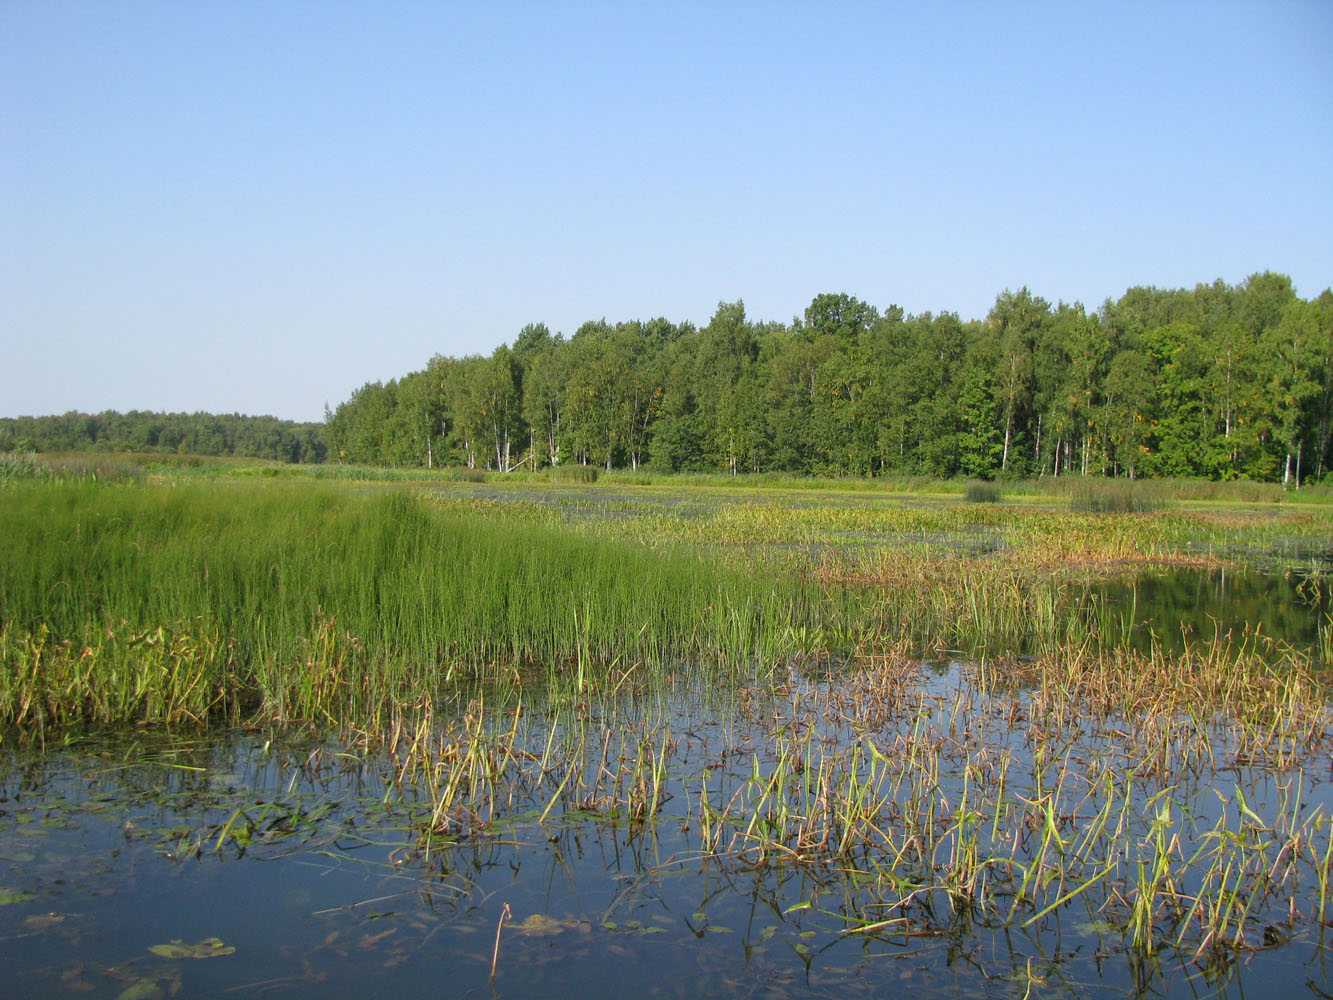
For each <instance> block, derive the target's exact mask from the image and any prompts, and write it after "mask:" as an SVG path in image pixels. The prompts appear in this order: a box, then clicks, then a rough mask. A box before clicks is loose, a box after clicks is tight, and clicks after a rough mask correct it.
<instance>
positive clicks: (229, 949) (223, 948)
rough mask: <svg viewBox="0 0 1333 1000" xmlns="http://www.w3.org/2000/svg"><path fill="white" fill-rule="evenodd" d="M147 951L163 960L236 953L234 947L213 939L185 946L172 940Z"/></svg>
mask: <svg viewBox="0 0 1333 1000" xmlns="http://www.w3.org/2000/svg"><path fill="white" fill-rule="evenodd" d="M148 950H149V951H151V952H152V953H153V954H154V955H161V956H162V957H163V958H218V957H219V956H221V955H231V954H234V953H235V951H236V949H235V947H233V946H232V945H229V944H223V943H222V939H221V938H215V937H210V938H204V939H203V940H202V941H199V942H197V943H196V944H185V943H184V942H183V941H180V940H174V941H171V942H170V943H168V944H155V945H153V946H152V947H151V948H149V949H148Z"/></svg>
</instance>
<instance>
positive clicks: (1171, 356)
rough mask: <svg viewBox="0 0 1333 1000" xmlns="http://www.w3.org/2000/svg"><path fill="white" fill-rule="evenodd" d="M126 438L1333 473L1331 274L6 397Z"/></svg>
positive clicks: (801, 461) (501, 458)
mask: <svg viewBox="0 0 1333 1000" xmlns="http://www.w3.org/2000/svg"><path fill="white" fill-rule="evenodd" d="M5 450H33V451H77V450H110V451H136V452H182V453H189V454H198V455H231V456H237V457H248V458H266V459H274V460H279V461H285V462H323V461H337V462H342V463H348V464H361V465H377V466H400V467H422V468H428V467H438V466H467V467H469V468H479V469H491V470H498V471H500V472H509V471H512V470H514V469H518V468H541V467H547V466H557V465H561V464H571V463H576V464H584V465H597V466H600V467H602V468H606V469H614V468H626V469H633V470H638V469H642V468H645V467H646V468H648V469H651V470H653V471H660V472H682V471H683V472H703V471H726V472H731V473H733V474H739V473H743V472H785V473H793V474H798V475H818V476H876V475H897V476H904V475H910V476H930V477H946V478H948V477H960V476H961V477H970V478H978V479H997V478H1004V479H1009V478H1024V477H1036V476H1063V475H1068V474H1079V475H1090V476H1118V477H1127V478H1139V477H1193V478H1201V479H1213V480H1226V479H1253V480H1263V481H1270V482H1271V481H1281V482H1283V483H1284V484H1287V485H1289V486H1297V485H1300V484H1301V483H1302V482H1307V483H1314V482H1324V483H1327V482H1333V292H1330V291H1329V290H1328V289H1325V290H1324V291H1323V292H1322V293H1320V294H1319V295H1318V296H1317V297H1315V298H1314V299H1311V300H1305V299H1302V298H1300V297H1299V296H1297V294H1296V292H1295V289H1294V288H1293V285H1292V282H1291V279H1290V278H1288V277H1286V276H1284V275H1280V274H1274V273H1272V272H1263V273H1258V274H1254V275H1252V276H1250V277H1249V278H1247V279H1246V280H1245V281H1243V282H1241V283H1240V284H1238V285H1230V284H1227V283H1226V282H1224V281H1221V280H1218V281H1215V282H1214V283H1212V284H1200V285H1198V286H1196V287H1195V288H1194V289H1192V290H1189V289H1159V288H1155V287H1135V288H1131V289H1129V290H1128V291H1127V292H1126V293H1125V294H1124V295H1123V296H1121V297H1120V298H1119V299H1118V300H1116V301H1111V300H1107V301H1106V302H1105V303H1104V304H1103V305H1102V306H1101V308H1100V309H1098V310H1096V311H1095V312H1089V311H1088V310H1086V309H1085V308H1084V307H1083V306H1082V305H1080V304H1078V303H1074V304H1072V305H1070V304H1066V303H1063V302H1061V303H1058V304H1056V305H1054V306H1052V305H1051V304H1050V303H1049V302H1048V301H1046V300H1045V299H1043V298H1041V297H1039V296H1037V295H1035V294H1033V293H1032V292H1031V291H1030V290H1029V289H1027V288H1021V289H1019V290H1018V291H1016V292H1015V291H1005V292H1002V293H1001V294H1000V295H999V296H997V297H996V300H995V304H994V306H993V307H992V308H991V309H990V311H989V313H988V314H987V315H986V316H985V317H984V318H983V319H977V320H962V319H960V318H959V317H958V315H957V314H955V313H949V312H944V313H939V314H932V313H929V312H926V313H922V314H920V315H909V314H906V313H905V312H904V311H903V310H902V309H901V308H899V307H897V306H892V305H891V306H888V307H887V308H884V309H882V310H881V309H879V308H877V307H875V306H873V305H870V304H869V303H866V302H863V301H861V300H860V299H857V298H855V297H853V296H851V295H847V294H823V295H819V296H817V297H816V298H815V299H814V300H813V301H812V302H811V303H810V305H809V307H808V308H807V309H806V310H805V312H804V314H803V315H802V316H799V317H795V318H793V320H792V321H791V322H790V323H788V324H784V323H780V322H757V321H754V320H751V319H750V318H749V317H747V315H746V312H745V306H744V303H743V302H741V301H740V300H737V301H735V302H722V303H719V305H718V307H717V310H716V311H715V312H714V314H713V316H712V318H711V319H710V320H709V322H708V324H707V325H706V326H704V327H703V328H697V327H696V326H694V325H693V324H692V323H689V322H683V323H673V322H671V321H670V320H667V319H664V318H659V319H653V320H648V321H640V320H633V321H627V322H617V323H614V324H613V323H608V322H607V321H606V320H604V319H603V320H596V321H591V322H587V323H584V324H583V325H582V326H581V327H579V329H578V330H577V331H575V332H574V333H573V334H572V335H571V336H568V337H566V336H564V335H563V334H562V333H555V334H552V333H551V332H550V330H549V329H548V328H547V327H546V325H545V324H543V323H534V324H529V325H528V326H526V327H524V328H523V329H522V330H521V331H520V332H519V334H518V336H517V337H516V338H515V339H514V341H513V343H512V345H511V344H502V345H501V346H499V347H497V348H496V349H495V350H494V351H493V352H492V353H491V354H490V355H489V356H480V355H473V356H468V357H462V358H454V357H445V356H442V355H436V356H435V357H433V358H431V359H430V361H429V363H428V364H427V365H426V367H425V368H423V369H422V370H420V371H415V372H411V373H409V374H406V375H404V376H402V377H401V378H397V379H393V380H390V381H389V382H387V383H383V382H367V383H366V384H365V385H363V386H361V387H360V388H359V389H357V390H356V391H355V392H353V393H352V395H351V397H350V398H349V399H347V400H345V401H344V402H342V403H341V404H339V405H338V406H337V407H336V408H335V409H332V410H326V414H325V422H324V423H323V424H322V425H321V424H298V423H292V422H289V421H283V420H278V419H277V418H274V417H246V416H240V415H238V414H231V415H216V416H215V415H211V414H207V413H193V414H185V413H172V414H166V413H148V412H142V411H131V412H129V413H124V414H121V413H114V412H108V413H100V414H96V415H88V414H82V413H66V414H64V415H63V416H51V417H18V418H7V419H0V451H5Z"/></svg>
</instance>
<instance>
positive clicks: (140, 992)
mask: <svg viewBox="0 0 1333 1000" xmlns="http://www.w3.org/2000/svg"><path fill="white" fill-rule="evenodd" d="M165 996H166V994H165V993H163V992H162V987H161V986H158V985H157V983H155V982H153V981H152V980H151V979H136V980H135V981H134V982H132V983H130V985H129V986H126V987H125V988H124V989H123V990H121V991H120V994H119V995H118V996H117V997H116V1000H162V998H163V997H165Z"/></svg>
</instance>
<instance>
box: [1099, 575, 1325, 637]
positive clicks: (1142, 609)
mask: <svg viewBox="0 0 1333 1000" xmlns="http://www.w3.org/2000/svg"><path fill="white" fill-rule="evenodd" d="M1083 600H1084V601H1085V602H1086V601H1091V600H1096V601H1099V602H1101V604H1102V605H1103V606H1105V607H1106V608H1108V609H1110V610H1111V613H1112V614H1113V615H1114V616H1115V617H1116V619H1117V621H1119V622H1122V623H1124V625H1127V626H1129V627H1130V628H1131V629H1132V639H1131V642H1132V644H1133V645H1135V646H1137V647H1138V648H1140V649H1144V650H1146V649H1147V648H1149V646H1150V645H1151V644H1152V643H1153V642H1156V643H1158V644H1160V645H1162V646H1164V647H1165V648H1166V649H1167V650H1168V651H1169V652H1173V653H1174V652H1179V651H1180V650H1181V649H1183V648H1184V646H1185V644H1186V642H1189V641H1193V640H1197V639H1211V638H1214V637H1216V636H1225V635H1227V634H1228V633H1230V634H1232V635H1233V636H1241V635H1243V634H1245V633H1246V632H1258V633H1259V634H1261V635H1265V636H1268V637H1269V638H1272V639H1278V640H1281V641H1283V642H1287V643H1290V644H1292V645H1293V646H1297V647H1299V648H1302V649H1312V648H1314V646H1315V645H1316V644H1317V642H1318V637H1319V628H1320V625H1321V624H1325V623H1327V621H1328V616H1329V615H1330V614H1331V613H1333V590H1331V589H1330V586H1329V582H1328V580H1327V579H1324V580H1322V581H1321V580H1320V579H1319V578H1315V579H1311V578H1307V577H1304V576H1301V575H1298V574H1294V573H1289V574H1267V573H1260V572H1257V571H1255V570H1228V569H1217V570H1196V569H1172V570H1167V571H1164V572H1161V573H1157V574H1154V575H1151V576H1147V577H1143V578H1141V579H1137V580H1133V581H1130V582H1125V583H1110V584H1097V585H1095V586H1091V587H1089V588H1088V589H1087V591H1086V593H1085V595H1084V597H1083Z"/></svg>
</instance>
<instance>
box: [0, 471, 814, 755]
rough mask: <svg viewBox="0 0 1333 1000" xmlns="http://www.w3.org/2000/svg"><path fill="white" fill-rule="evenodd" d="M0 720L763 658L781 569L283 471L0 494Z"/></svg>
mask: <svg viewBox="0 0 1333 1000" xmlns="http://www.w3.org/2000/svg"><path fill="white" fill-rule="evenodd" d="M0 538H2V539H3V540H4V541H3V543H2V544H3V551H2V553H0V608H3V609H4V617H3V621H2V622H0V716H2V717H0V722H3V723H7V724H17V725H19V726H22V727H27V728H34V727H41V726H45V725H69V724H78V723H98V724H107V723H118V722H127V721H133V720H160V721H175V722H182V721H191V720H195V721H202V720H203V719H205V718H207V717H209V716H210V715H216V714H219V713H222V714H225V715H226V716H228V717H244V716H245V715H246V714H248V713H250V712H253V711H256V710H259V711H262V713H263V714H264V715H266V716H268V717H270V718H277V719H293V718H311V717H321V718H322V717H324V716H325V715H326V714H328V713H346V712H351V711H353V709H354V708H355V710H356V711H358V712H367V711H369V712H372V713H373V712H376V711H380V710H383V709H384V708H385V707H386V706H388V705H391V704H394V703H399V702H403V701H409V702H415V701H419V700H421V699H424V698H428V697H430V696H431V694H432V692H436V691H438V690H439V689H440V688H441V687H442V686H447V685H449V684H450V683H451V681H452V682H457V680H458V679H460V678H463V677H471V676H491V675H494V674H495V673H496V672H497V671H499V672H501V673H505V674H507V673H508V672H510V671H512V670H513V669H514V668H515V667H516V666H518V667H523V668H525V669H534V668H535V669H539V670H542V671H550V672H552V673H553V674H560V673H561V672H563V671H565V670H570V669H574V668H575V667H574V665H575V664H581V665H582V667H581V669H584V670H587V671H594V670H595V671H604V670H607V669H611V668H612V667H614V666H615V665H617V664H619V665H620V666H621V668H622V669H623V668H627V667H629V666H631V665H633V664H636V663H641V662H645V661H650V662H654V663H666V662H669V661H673V660H675V659H676V658H680V657H710V656H725V657H726V658H727V661H728V662H730V663H732V664H735V665H737V666H738V667H742V668H744V666H745V665H747V664H749V663H750V662H751V661H752V659H753V657H754V656H756V655H761V654H762V655H763V656H764V657H765V659H766V660H767V662H770V663H774V662H777V661H778V659H779V658H780V655H781V654H782V653H784V652H788V651H790V647H789V646H786V645H783V643H784V641H785V640H783V638H782V637H783V636H784V635H786V634H787V633H786V632H785V631H784V630H785V629H786V628H787V627H789V626H791V625H793V624H797V625H799V624H804V623H807V622H808V621H809V616H810V615H811V613H812V611H811V608H812V602H811V601H810V599H809V597H808V595H807V593H806V588H805V586H804V585H803V584H802V583H801V582H800V581H799V580H796V579H793V578H791V577H790V576H789V575H780V574H777V573H770V572H765V571H753V570H742V569H739V568H729V567H727V566H725V565H723V564H722V563H721V562H720V561H718V560H717V559H715V558H711V557H708V556H706V555H705V554H703V553H702V552H701V551H700V550H696V549H694V548H693V547H689V546H671V545H666V546H662V545H659V546H656V547H653V548H649V547H647V546H646V545H644V544H642V543H640V542H635V541H631V540H627V539H626V540H620V539H614V538H589V537H584V536H582V535H580V534H578V533H575V532H572V531H570V530H568V529H562V528H560V527H559V526H557V525H553V524H550V523H541V522H535V521H530V520H524V519H520V518H495V517H490V516H486V514H484V513H479V512H477V511H471V510H464V509H460V508H457V507H451V508H438V509H437V508H432V507H431V506H430V505H428V504H427V503H425V502H422V501H419V500H416V499H413V498H411V497H409V496H407V495H405V494H404V493H402V492H401V491H397V490H394V491H384V492H377V493H370V494H368V493H363V492H351V491H347V490H338V489H320V488H312V487H311V485H310V484H291V483H284V482H282V481H264V482H244V481H235V482H227V483H223V484H189V483H183V484H180V485H177V486H175V487H174V488H170V489H165V488H152V487H129V488H116V489H108V488H106V487H104V486H98V485H95V484H91V483H87V482H64V483H61V482H55V483H41V482H38V483H28V484H16V485H14V486H13V487H11V488H7V489H5V490H3V491H0Z"/></svg>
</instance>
